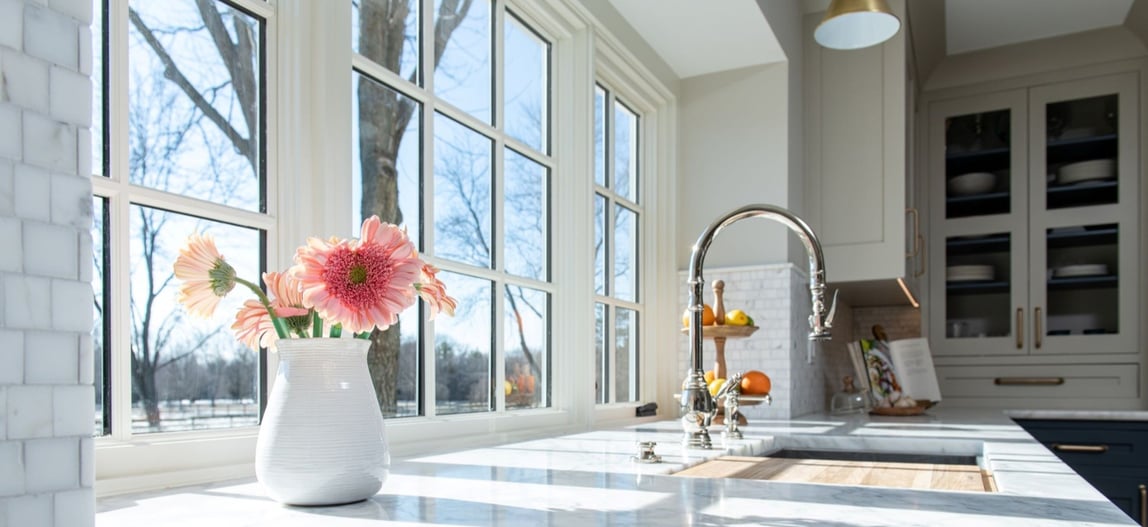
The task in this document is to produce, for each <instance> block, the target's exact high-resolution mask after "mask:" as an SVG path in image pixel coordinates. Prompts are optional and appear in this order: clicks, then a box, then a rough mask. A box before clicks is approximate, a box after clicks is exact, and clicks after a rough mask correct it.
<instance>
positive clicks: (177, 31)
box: [91, 0, 275, 440]
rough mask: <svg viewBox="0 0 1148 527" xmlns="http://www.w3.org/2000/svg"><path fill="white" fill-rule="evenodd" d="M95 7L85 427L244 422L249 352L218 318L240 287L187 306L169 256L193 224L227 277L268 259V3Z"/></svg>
mask: <svg viewBox="0 0 1148 527" xmlns="http://www.w3.org/2000/svg"><path fill="white" fill-rule="evenodd" d="M95 11H96V13H97V17H96V21H95V24H94V27H93V32H94V33H95V39H94V41H95V43H96V45H95V46H94V49H95V56H96V67H95V68H94V69H95V74H94V76H93V80H94V84H95V86H96V88H95V90H94V91H95V93H96V100H97V101H100V103H98V104H95V105H93V127H92V130H93V133H92V135H93V141H92V142H93V148H92V163H91V166H92V167H93V173H94V177H93V193H94V198H93V202H92V206H93V209H94V210H93V212H94V214H93V217H94V219H95V221H94V222H93V226H92V231H93V232H92V239H93V255H94V261H93V293H94V300H95V314H96V323H95V324H94V328H95V329H94V331H93V362H94V367H95V370H94V371H95V374H96V375H95V382H96V388H97V389H96V393H97V395H96V401H95V402H96V411H95V433H96V435H110V436H113V437H114V438H115V439H121V440H125V439H130V438H131V437H132V436H133V435H141V434H153V433H159V432H182V431H191V430H204V429H219V428H233V427H243V426H253V425H256V424H258V422H259V407H260V405H259V400H260V385H259V377H260V364H261V363H262V360H261V359H262V357H261V356H260V354H259V353H257V352H253V351H252V350H250V349H246V348H245V347H244V346H243V345H242V344H239V343H238V342H237V341H236V340H235V338H234V336H233V334H232V332H231V330H230V326H231V324H232V322H233V319H234V313H235V310H236V309H237V308H238V305H239V303H241V302H242V298H240V297H241V296H242V295H234V296H232V297H228V298H226V299H224V301H223V302H222V303H221V304H220V306H219V308H218V309H217V310H216V313H215V316H214V317H212V318H211V319H210V320H201V319H197V318H192V317H190V316H189V315H187V313H186V312H185V311H184V310H183V308H182V307H179V306H178V305H177V302H176V290H177V288H178V284H177V282H176V281H175V280H174V277H173V274H172V264H173V262H174V260H175V258H176V256H178V254H179V249H180V247H181V246H182V245H183V243H184V240H186V238H187V236H188V235H190V234H192V233H195V232H205V233H208V234H211V235H213V236H214V237H215V240H216V244H217V246H218V247H219V250H220V251H221V253H222V254H223V255H224V256H226V257H227V259H228V261H229V262H230V263H231V264H232V265H233V266H235V267H236V269H237V271H238V272H239V273H240V275H241V276H246V277H254V276H258V275H259V272H260V271H262V270H264V269H266V268H267V267H268V261H267V260H268V257H267V253H268V251H267V247H268V243H269V239H271V238H272V237H273V236H274V233H275V230H274V226H275V222H274V220H273V218H272V216H271V214H270V213H269V212H270V211H269V205H268V204H269V199H268V183H269V181H268V163H267V159H268V144H269V142H268V141H267V126H266V124H265V123H266V115H265V112H266V107H267V104H266V100H267V96H266V86H265V78H266V73H265V70H266V59H265V57H266V47H267V44H266V41H267V38H266V35H267V26H268V20H269V18H270V17H271V15H272V12H271V10H270V8H269V6H268V5H266V4H265V3H263V2H258V1H251V0H235V2H222V1H214V2H196V1H194V0H172V1H168V2H162V3H161V2H151V1H146V0H127V1H121V0H114V1H112V0H106V1H103V2H97V6H96V9H95ZM109 27H124V28H126V34H124V35H111V34H109V33H108V31H107V28H109Z"/></svg>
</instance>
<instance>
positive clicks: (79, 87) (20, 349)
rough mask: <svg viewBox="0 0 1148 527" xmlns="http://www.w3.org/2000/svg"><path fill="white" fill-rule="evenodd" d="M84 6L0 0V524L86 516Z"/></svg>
mask: <svg viewBox="0 0 1148 527" xmlns="http://www.w3.org/2000/svg"><path fill="white" fill-rule="evenodd" d="M91 21H92V2H91V1H90V0H51V2H48V1H47V0H44V1H32V0H16V1H13V0H0V244H3V246H4V247H9V248H14V249H9V250H5V251H0V297H2V301H0V322H2V323H0V328H3V329H0V410H2V411H0V527H6V526H19V527H40V526H67V527H84V526H90V525H94V524H95V515H94V512H93V511H94V508H95V499H94V493H93V490H92V488H93V480H94V470H93V467H94V459H93V450H92V447H93V441H92V439H91V426H92V425H91V422H92V421H91V420H92V408H93V400H92V399H93V388H92V378H93V372H92V366H91V364H90V363H91V362H92V347H91V343H90V336H89V335H90V333H89V332H90V329H91V324H92V298H91V295H92V292H91V284H90V281H91V277H92V276H91V275H92V273H91V270H90V269H89V267H90V265H91V258H92V244H91V241H90V240H85V238H86V237H88V236H89V229H90V227H91V181H90V177H91V174H90V164H91V162H90V156H91V154H90V152H91V145H90V141H91V134H90V133H89V131H88V127H89V126H90V125H91V122H90V121H91V104H92V102H91V96H92V86H91V80H90V78H89V75H90V73H91V68H92V60H91V52H92V51H91V50H92V46H91V43H90V42H88V40H90V39H91V31H90V28H89V26H90V24H91Z"/></svg>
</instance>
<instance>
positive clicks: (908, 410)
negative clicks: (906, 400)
mask: <svg viewBox="0 0 1148 527" xmlns="http://www.w3.org/2000/svg"><path fill="white" fill-rule="evenodd" d="M923 413H925V407H924V406H909V407H905V408H886V407H883V406H881V407H877V408H871V409H870V410H869V415H893V416H908V415H921V414H923Z"/></svg>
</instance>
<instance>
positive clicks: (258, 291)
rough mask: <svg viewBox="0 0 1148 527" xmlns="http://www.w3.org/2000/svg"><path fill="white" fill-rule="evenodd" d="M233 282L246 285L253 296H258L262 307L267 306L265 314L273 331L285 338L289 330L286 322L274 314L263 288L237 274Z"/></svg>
mask: <svg viewBox="0 0 1148 527" xmlns="http://www.w3.org/2000/svg"><path fill="white" fill-rule="evenodd" d="M235 283H237V284H243V285H245V286H247V288H248V289H250V290H251V292H252V293H255V296H256V297H257V298H259V303H260V304H263V307H265V308H267V314H268V315H269V316H270V317H271V324H272V325H273V326H275V333H277V334H278V335H279V338H281V339H285V338H287V336H288V335H289V334H290V331H289V330H288V329H287V322H286V321H285V320H283V319H282V318H280V317H279V316H278V315H276V314H275V308H273V307H271V299H269V298H267V294H266V293H264V292H263V289H262V288H260V287H259V286H258V285H256V284H254V283H251V282H248V281H247V280H244V279H242V278H239V277H238V276H237V277H235Z"/></svg>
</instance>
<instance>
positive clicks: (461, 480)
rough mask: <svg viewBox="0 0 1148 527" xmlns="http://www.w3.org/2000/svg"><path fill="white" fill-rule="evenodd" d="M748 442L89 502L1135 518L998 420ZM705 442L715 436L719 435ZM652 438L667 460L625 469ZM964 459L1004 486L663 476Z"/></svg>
mask: <svg viewBox="0 0 1148 527" xmlns="http://www.w3.org/2000/svg"><path fill="white" fill-rule="evenodd" d="M743 430H744V433H745V435H746V439H744V440H740V441H731V442H728V443H726V444H724V445H719V448H717V449H715V450H709V451H702V450H687V449H683V448H682V446H681V443H680V439H681V432H680V429H679V428H678V424H677V422H676V421H664V422H656V423H646V424H643V425H641V426H636V427H632V428H626V429H619V430H607V431H596V432H587V433H582V434H574V435H569V436H564V437H558V438H553V439H542V440H537V441H526V442H522V443H515V444H509V445H503V446H498V447H491V448H482V449H476V450H470V451H465V452H457V453H451V454H442V455H434V456H425V457H420V458H415V459H407V460H403V461H400V462H396V463H394V465H393V467H392V471H391V477H390V479H388V480H387V482H386V484H385V485H384V486H383V489H382V491H381V492H380V493H379V494H378V495H376V496H375V497H373V498H371V499H370V500H368V501H365V502H361V503H357V504H352V505H346V506H342V507H330V508H298V507H284V506H280V505H277V504H275V503H274V502H271V501H270V500H268V499H267V498H266V497H265V495H264V493H263V490H262V488H261V487H260V486H259V485H258V484H257V483H255V482H253V481H244V482H233V483H228V484H219V485H211V486H200V487H193V488H183V489H175V490H171V491H164V492H157V493H150V494H140V495H132V496H121V497H114V498H107V499H103V500H100V502H99V504H98V508H99V511H100V512H99V514H98V515H97V517H96V523H97V525H99V526H108V527H111V526H116V527H121V526H122V527H137V526H138V527H143V526H147V527H151V526H153V525H165V526H168V525H174V526H183V525H188V526H190V525H196V526H200V525H208V526H211V527H232V526H244V527H247V526H272V525H274V526H287V527H293V526H303V525H322V526H335V527H339V526H367V525H370V526H376V525H388V526H389V525H415V524H418V525H516V526H517V525H531V526H533V525H559V526H561V525H571V526H579V527H581V526H587V525H687V524H688V525H786V526H798V525H801V526H804V525H825V526H830V527H834V526H839V527H844V526H877V525H930V526H945V525H954V526H955V525H960V526H967V525H977V526H998V525H999V526H1029V525H1033V526H1035V525H1040V526H1061V525H1134V524H1133V523H1132V522H1131V520H1130V519H1129V518H1128V517H1127V516H1125V515H1124V514H1123V513H1122V512H1120V510H1119V509H1117V508H1116V507H1115V506H1113V505H1112V504H1111V503H1109V502H1108V501H1107V500H1105V499H1104V498H1103V496H1101V495H1100V494H1099V493H1098V492H1097V491H1095V490H1094V489H1092V487H1090V486H1089V485H1088V484H1087V483H1086V482H1084V480H1083V479H1081V478H1080V477H1079V476H1077V475H1076V474H1075V473H1073V472H1072V471H1071V470H1070V469H1068V467H1067V466H1065V465H1064V464H1063V463H1061V462H1060V460H1059V459H1057V458H1056V457H1055V456H1054V455H1052V454H1051V453H1050V452H1049V451H1048V450H1046V449H1044V447H1042V446H1041V445H1040V444H1039V443H1036V442H1035V441H1034V440H1033V439H1032V438H1031V437H1029V436H1028V434H1026V433H1025V432H1024V431H1023V430H1021V429H1020V428H1019V427H1017V426H1016V425H1014V424H1012V423H1011V422H1010V421H1009V420H1008V419H1007V418H1006V417H1004V416H1003V415H1001V414H1000V413H999V412H991V411H985V410H982V411H969V412H959V411H944V410H939V409H933V410H930V413H929V415H926V416H922V417H919V418H916V417H915V418H904V419H901V420H889V418H874V419H870V418H868V417H867V416H851V417H850V418H848V419H838V418H836V417H834V418H829V417H827V416H815V417H813V418H811V419H794V420H790V421H774V422H759V423H754V424H753V425H751V426H748V427H746V428H744V429H743ZM715 437H716V436H715ZM639 440H642V441H656V442H657V447H656V451H657V453H658V455H661V456H662V457H663V459H664V460H666V461H667V462H665V463H661V464H653V465H643V464H635V463H630V462H629V456H631V455H633V454H634V452H635V451H636V447H635V443H636V442H637V441H639ZM802 447H804V448H821V449H833V448H837V449H843V450H850V451H861V450H870V451H885V452H916V453H934V454H949V453H953V454H961V455H975V456H977V458H978V461H979V463H980V464H981V465H982V466H983V467H985V468H987V469H989V470H991V471H992V472H993V475H994V477H995V479H996V482H997V485H998V487H999V490H1000V492H998V493H974V492H948V491H933V490H912V489H894V488H881V487H854V486H844V485H825V484H802V483H781V482H772V481H752V480H738V479H706V478H679V477H675V476H672V475H669V474H670V473H672V472H676V471H678V470H681V468H683V467H685V466H689V465H693V464H696V463H699V462H701V461H704V460H705V459H709V458H712V457H716V456H720V455H724V454H729V453H735V454H739V455H762V454H765V453H768V452H772V451H775V450H777V449H780V448H802Z"/></svg>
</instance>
